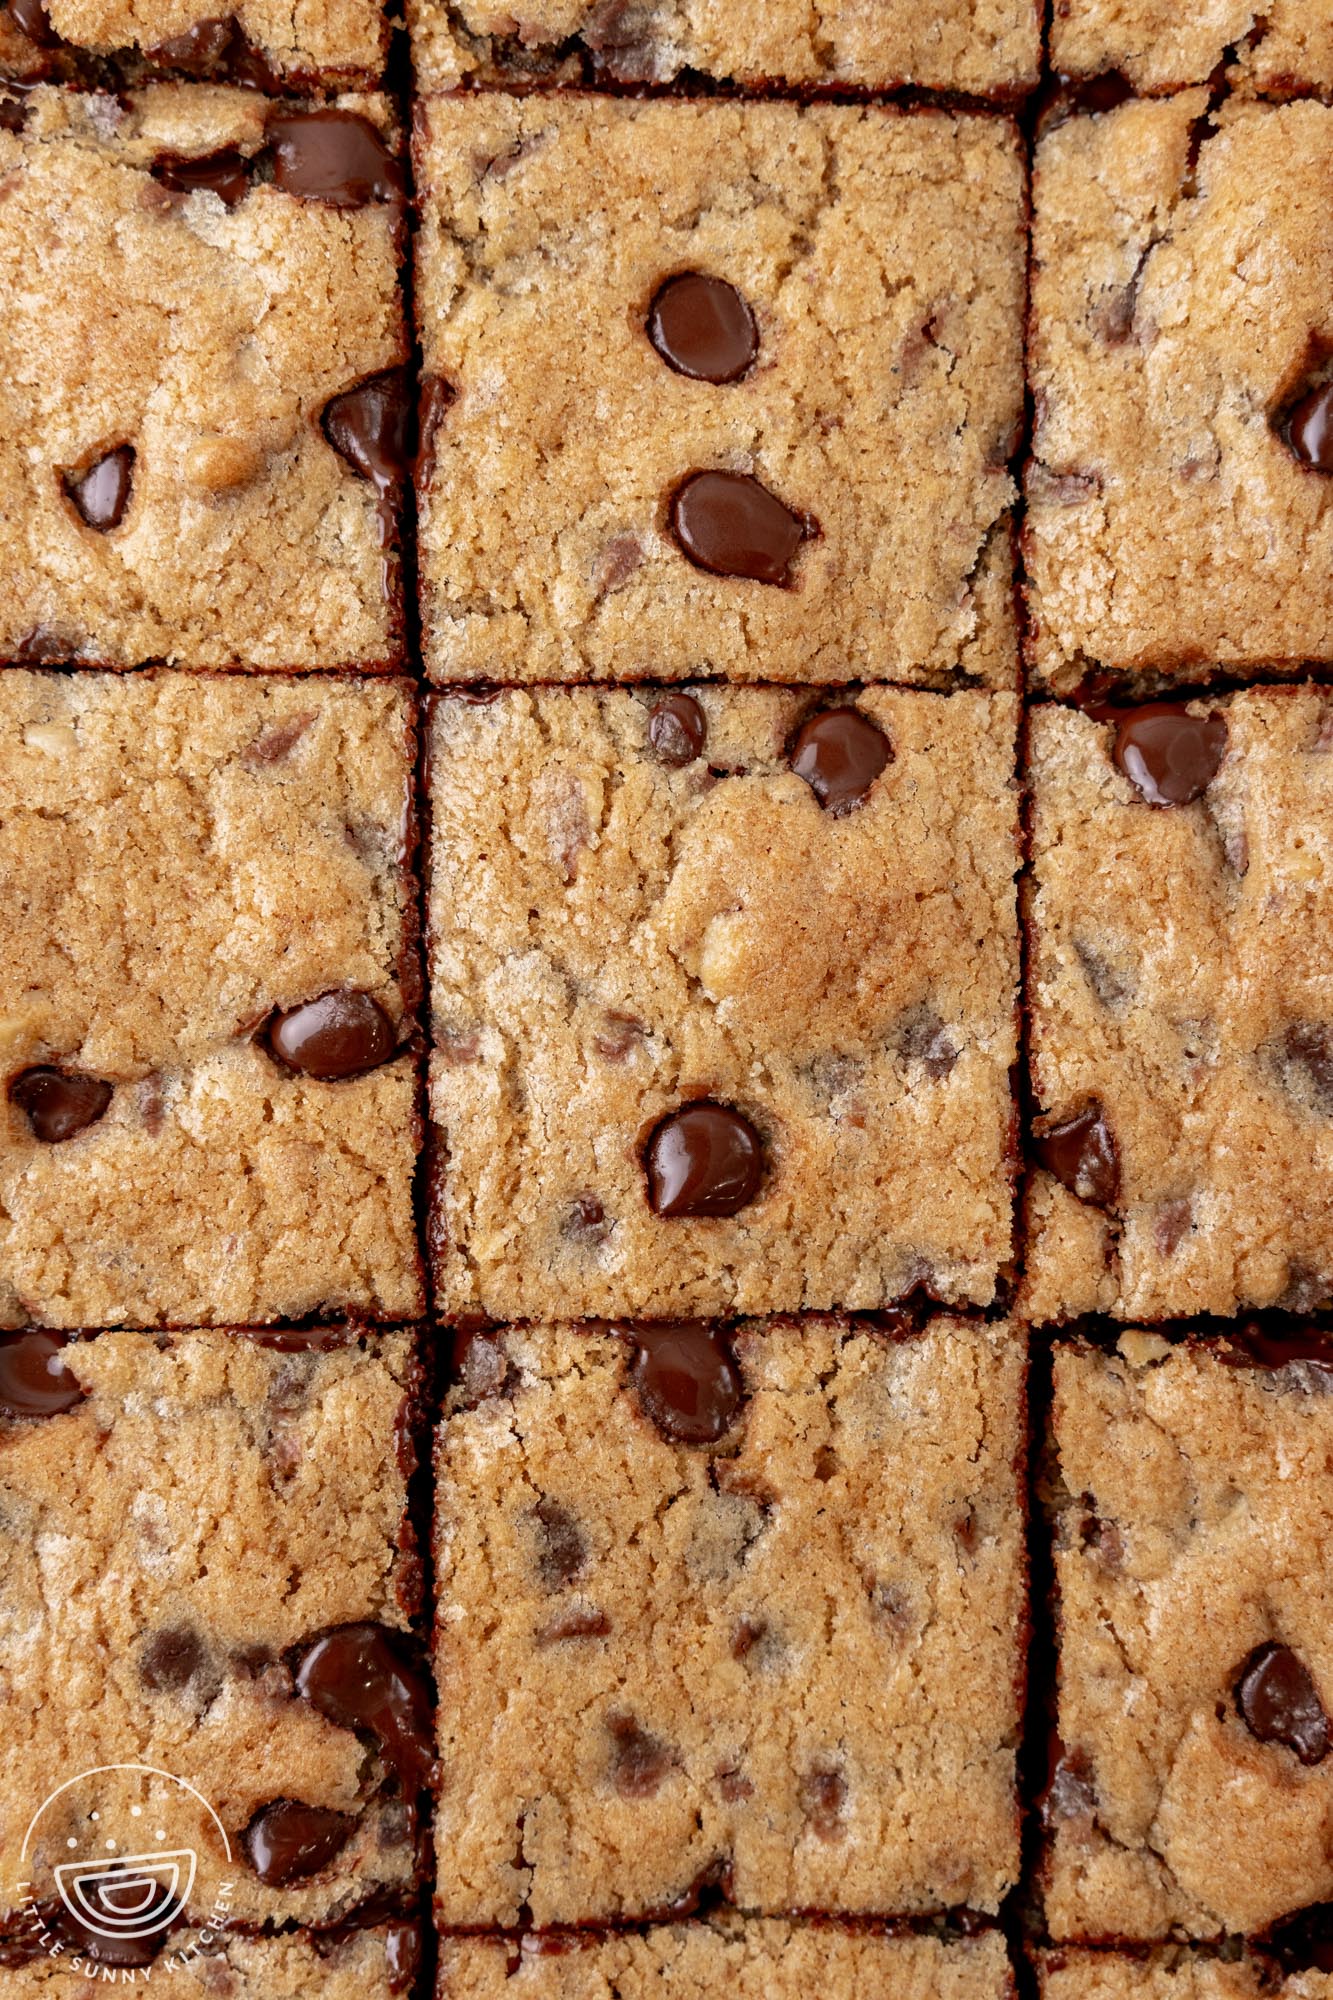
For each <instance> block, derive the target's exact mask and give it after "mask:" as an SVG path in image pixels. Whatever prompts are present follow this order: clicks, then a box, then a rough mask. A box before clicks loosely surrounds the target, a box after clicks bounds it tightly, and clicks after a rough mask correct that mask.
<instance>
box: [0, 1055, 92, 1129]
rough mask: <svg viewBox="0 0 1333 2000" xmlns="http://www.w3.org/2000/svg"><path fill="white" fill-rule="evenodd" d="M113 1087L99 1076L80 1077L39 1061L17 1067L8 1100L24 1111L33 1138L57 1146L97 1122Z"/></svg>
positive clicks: (74, 1072)
mask: <svg viewBox="0 0 1333 2000" xmlns="http://www.w3.org/2000/svg"><path fill="white" fill-rule="evenodd" d="M113 1088H114V1086H113V1085H112V1084H109V1083H106V1082H104V1081H103V1079H102V1078H101V1077H100V1076H81V1075H80V1074H79V1073H78V1072H77V1071H74V1070H63V1069H53V1068H50V1067H49V1066H48V1065H46V1064H44V1063H39V1064H38V1065H37V1066H36V1067H35V1068H33V1069H25V1070H20V1072H19V1074H18V1075H17V1076H16V1077H15V1078H14V1079H13V1080H12V1082H11V1083H10V1086H9V1101H10V1103H11V1104H17V1105H18V1108H19V1110H20V1111H23V1112H26V1113H27V1118H28V1123H29V1125H30V1126H31V1127H32V1131H33V1136H34V1138H37V1139H41V1140H43V1141H44V1142H45V1144H46V1145H48V1146H58V1145H59V1144H60V1142H61V1141H62V1140H63V1139H72V1138H74V1136H75V1134H76V1133H79V1132H82V1131H83V1130H84V1128H85V1127H86V1126H88V1125H95V1124H96V1123H97V1121H98V1119H99V1118H101V1117H102V1116H103V1115H104V1113H105V1111H106V1108H107V1106H108V1104H110V1102H111V1097H112V1091H113Z"/></svg>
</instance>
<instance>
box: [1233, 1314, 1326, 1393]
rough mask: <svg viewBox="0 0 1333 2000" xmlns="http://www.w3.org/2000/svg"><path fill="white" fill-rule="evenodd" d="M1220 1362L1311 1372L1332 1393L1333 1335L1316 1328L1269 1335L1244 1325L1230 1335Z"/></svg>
mask: <svg viewBox="0 0 1333 2000" xmlns="http://www.w3.org/2000/svg"><path fill="white" fill-rule="evenodd" d="M1219 1359H1220V1360H1222V1361H1224V1362H1225V1363H1226V1364H1227V1365H1228V1367H1231V1368H1273V1369H1276V1368H1299V1369H1301V1370H1302V1371H1304V1370H1306V1369H1311V1370H1313V1371H1314V1372H1315V1375H1316V1377H1318V1378H1322V1379H1323V1381H1324V1382H1325V1383H1326V1384H1327V1387H1328V1388H1329V1389H1330V1390H1333V1332H1329V1333H1321V1332H1320V1331H1319V1330H1318V1328H1316V1327H1309V1328H1305V1329H1303V1330H1301V1331H1300V1332H1291V1333H1269V1332H1267V1331H1266V1329H1265V1328H1263V1327H1262V1326H1258V1325H1255V1326H1245V1327H1242V1328H1241V1329H1240V1330H1239V1332H1237V1333H1229V1334H1228V1335H1227V1337H1226V1344H1225V1345H1224V1346H1223V1347H1222V1348H1221V1349H1220V1350H1219Z"/></svg>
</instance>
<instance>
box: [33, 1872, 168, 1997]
mask: <svg viewBox="0 0 1333 2000" xmlns="http://www.w3.org/2000/svg"><path fill="white" fill-rule="evenodd" d="M160 1889H161V1883H160V1882H159V1881H158V1880H156V1879H155V1878H153V1877H151V1876H144V1875H136V1874H135V1873H134V1872H133V1870H132V1869H126V1871H125V1873H124V1874H123V1875H122V1874H121V1873H120V1872H119V1871H117V1872H116V1873H114V1874H106V1875H94V1876H87V1875H85V1876H84V1877H83V1878H82V1879H81V1881H80V1883H79V1895H80V1897H81V1899H82V1900H83V1903H84V1906H85V1908H86V1910H87V1912H88V1915H87V1921H86V1922H85V1921H84V1920H83V1919H81V1918H79V1917H76V1916H75V1914H74V1912H73V1910H71V1909H69V1908H67V1907H66V1905H65V1903H64V1902H63V1901H62V1902H60V1903H57V1904H56V1906H55V1908H54V1909H53V1910H52V1911H51V1914H50V1916H49V1918H48V1924H49V1928H50V1929H51V1930H52V1931H54V1932H55V1933H56V1935H57V1936H58V1937H60V1938H62V1939H63V1940H64V1942H65V1944H66V1946H68V1947H72V1948H73V1949H74V1950H75V1951H77V1952H78V1953H80V1954H81V1955H82V1956H83V1957H84V1958H88V1959H91V1960H92V1961H93V1962H94V1964H97V1965H108V1966H110V1965H115V1966H121V1967H131V1966H132V1967H134V1968H136V1969H139V1970H141V1969H142V1968H143V1967H144V1966H145V1965H151V1964H152V1963H153V1960H154V1959H155V1958H156V1957H157V1955H158V1953H159V1952H160V1951H161V1950H162V1949H163V1947H164V1945H165V1943H166V1932H165V1931H154V1932H153V1933H152V1935H151V1936H149V1937H134V1936H126V1935H124V1934H123V1933H119V1934H118V1932H117V1928H116V1927H117V1926H118V1925H123V1924H124V1922H125V1917H126V1912H127V1911H129V1912H131V1913H132V1912H134V1911H135V1910H136V1909H142V1908H143V1907H144V1906H145V1903H147V1904H149V1905H151V1904H152V1902H153V1892H154V1891H158V1890H160ZM98 1983H99V1984H101V1981H100V1980H99V1982H98ZM135 1983H136V1984H137V1983H138V1982H137V1981H136V1982H135ZM117 1984H119V1982H117Z"/></svg>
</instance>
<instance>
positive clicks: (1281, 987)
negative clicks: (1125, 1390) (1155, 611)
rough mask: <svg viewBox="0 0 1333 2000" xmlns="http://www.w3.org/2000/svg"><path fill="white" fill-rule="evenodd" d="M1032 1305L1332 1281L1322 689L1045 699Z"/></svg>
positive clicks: (1037, 771) (1062, 1307) (1326, 759)
mask: <svg viewBox="0 0 1333 2000" xmlns="http://www.w3.org/2000/svg"><path fill="white" fill-rule="evenodd" d="M1029 756H1030V774H1031V784H1032V791H1033V800H1034V804H1033V825H1032V863H1033V879H1032V884H1031V890H1032V893H1031V900H1030V907H1029V916H1030V940H1031V955H1030V975H1031V977H1030V991H1029V1005H1030V1010H1031V1023H1032V1027H1031V1062H1032V1091H1033V1097H1034V1099H1035V1101H1036V1105H1037V1117H1036V1119H1035V1124H1034V1129H1033V1136H1032V1154H1033V1157H1034V1160H1035V1171H1034V1173H1033V1175H1032V1178H1031V1185H1030V1188H1029V1232H1028V1234H1029V1244H1028V1251H1027V1260H1026V1262H1027V1307H1028V1310H1029V1312H1030V1315H1031V1316H1032V1317H1033V1318H1035V1319H1054V1318H1060V1317H1064V1316H1068V1315H1071V1314H1076V1313H1083V1312H1107V1313H1113V1314H1115V1315H1117V1316H1118V1317H1121V1318H1127V1319H1132V1318H1141V1317H1149V1318H1154V1319H1156V1318H1161V1317H1163V1316H1165V1315H1170V1314H1188V1313H1223V1314H1230V1313H1234V1312H1236V1311H1238V1310H1243V1309H1244V1308H1246V1307H1249V1306H1272V1305H1277V1306H1287V1307H1291V1308H1293V1309H1295V1310H1297V1311H1306V1310H1309V1309H1310V1308H1312V1307H1313V1306H1315V1305H1317V1304H1319V1303H1321V1302H1322V1301H1324V1300H1326V1299H1327V1298H1328V1297H1329V1296H1330V1293H1333V1018H1331V1015H1330V997H1329V991H1328V980H1327V970H1326V960H1327V948H1326V946H1327V938H1328V935H1329V926H1330V923H1331V922H1333V696H1330V694H1329V692H1328V690H1326V689H1322V688H1315V687H1310V686H1305V687H1301V688H1295V687H1293V688H1277V689H1267V690H1264V689H1253V690H1251V691H1249V692H1247V693H1244V694H1236V695H1231V696H1227V697H1219V698H1215V699H1208V698H1205V699H1201V700H1193V701H1190V702H1187V703H1183V704H1182V703H1172V702H1166V703H1149V704H1147V705H1145V706H1143V707H1140V708H1137V709H1120V710H1112V711H1099V712H1098V714H1097V715H1096V716H1092V715H1086V714H1081V713H1079V712H1078V711H1076V710H1073V709H1065V708H1057V707H1037V708H1036V709H1034V710H1033V711H1032V713H1031V715H1030V717H1029Z"/></svg>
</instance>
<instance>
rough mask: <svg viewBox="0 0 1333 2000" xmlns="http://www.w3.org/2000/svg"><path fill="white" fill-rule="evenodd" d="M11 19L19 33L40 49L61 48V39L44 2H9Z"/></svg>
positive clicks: (27, 0)
mask: <svg viewBox="0 0 1333 2000" xmlns="http://www.w3.org/2000/svg"><path fill="white" fill-rule="evenodd" d="M9 18H10V20H11V21H12V22H13V23H14V26H15V27H16V28H17V29H18V31H19V33H20V34H21V35H26V36H27V37H28V40H29V41H30V42H35V43H36V44H37V46H38V48H39V49H55V48H59V46H60V37H59V35H58V34H57V33H56V31H55V29H54V28H53V27H52V26H51V16H50V15H49V14H48V13H47V11H46V9H45V7H44V6H43V5H42V0H9Z"/></svg>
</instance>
